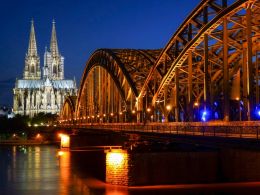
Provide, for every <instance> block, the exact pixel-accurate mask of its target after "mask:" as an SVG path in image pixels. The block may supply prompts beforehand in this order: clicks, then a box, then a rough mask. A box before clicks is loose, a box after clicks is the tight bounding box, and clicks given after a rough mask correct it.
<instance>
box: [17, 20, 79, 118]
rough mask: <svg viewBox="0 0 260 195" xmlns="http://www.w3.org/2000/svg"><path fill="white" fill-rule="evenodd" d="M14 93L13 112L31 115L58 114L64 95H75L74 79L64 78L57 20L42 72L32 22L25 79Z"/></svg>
mask: <svg viewBox="0 0 260 195" xmlns="http://www.w3.org/2000/svg"><path fill="white" fill-rule="evenodd" d="M13 92H14V101H13V103H14V104H13V109H14V113H15V114H21V115H29V116H30V117H32V116H34V115H36V114H37V113H40V112H44V113H52V114H56V113H59V112H60V109H61V107H62V105H63V102H64V99H65V97H66V96H67V95H76V93H77V87H76V82H75V80H66V79H64V57H63V56H61V54H60V53H59V49H58V43H57V37H56V29H55V22H54V21H53V23H52V35H51V43H50V51H48V50H47V48H46V49H45V53H44V65H43V68H42V71H41V67H40V57H39V55H38V53H37V45H36V38H35V30H34V23H33V21H32V24H31V32H30V40H29V47H28V52H27V53H26V56H25V67H24V73H23V78H22V79H17V80H16V83H15V88H14V89H13Z"/></svg>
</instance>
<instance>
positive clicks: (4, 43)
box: [0, 0, 200, 106]
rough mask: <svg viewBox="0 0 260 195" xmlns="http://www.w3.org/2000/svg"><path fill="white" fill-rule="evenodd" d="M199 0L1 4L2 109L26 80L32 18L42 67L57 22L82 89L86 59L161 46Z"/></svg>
mask: <svg viewBox="0 0 260 195" xmlns="http://www.w3.org/2000/svg"><path fill="white" fill-rule="evenodd" d="M199 2H200V0H91V1H90V0H1V6H0V21H1V30H0V73H1V74H0V75H1V77H0V105H7V106H12V102H13V96H12V93H13V92H12V89H13V87H14V84H15V79H16V78H22V75H23V69H24V59H25V53H26V52H27V48H28V42H29V32H30V25H31V23H30V22H31V19H32V18H33V19H34V25H35V31H36V41H37V48H38V54H39V55H40V60H41V67H42V65H43V53H44V48H45V46H47V47H48V48H49V45H50V38H51V26H52V20H53V19H55V21H56V30H57V38H58V45H59V51H60V52H61V54H62V55H63V56H64V57H65V78H66V79H73V77H74V76H75V77H76V80H77V83H78V86H79V82H80V79H81V76H82V72H83V70H84V67H85V64H86V61H87V60H88V57H89V56H90V55H91V54H92V53H93V52H94V51H95V50H96V49H99V48H134V49H157V48H163V47H164V46H165V45H166V44H167V42H168V41H169V39H170V38H171V36H172V35H173V34H174V32H175V31H176V29H177V28H178V27H179V26H180V24H181V23H182V21H183V20H184V19H185V18H186V17H187V16H188V14H189V13H190V12H191V11H192V10H193V9H194V8H195V7H196V5H197V4H198V3H199Z"/></svg>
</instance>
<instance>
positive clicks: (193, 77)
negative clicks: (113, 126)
mask: <svg viewBox="0 0 260 195" xmlns="http://www.w3.org/2000/svg"><path fill="white" fill-rule="evenodd" d="M259 50H260V1H259V0H202V1H201V3H200V4H199V5H198V6H197V7H196V8H195V9H194V10H193V11H192V12H191V13H190V15H189V16H188V17H187V19H186V20H185V21H184V22H183V24H182V25H181V26H180V27H179V28H178V30H177V31H176V32H175V33H174V35H173V36H172V38H171V39H170V41H169V42H168V43H167V45H166V46H165V48H164V49H162V50H132V49H111V50H110V49H100V50H97V51H96V52H94V53H93V54H92V56H91V57H90V59H89V61H88V63H87V65H86V68H85V71H84V73H83V77H82V80H81V86H80V91H79V94H78V99H77V106H76V112H75V118H76V119H86V120H87V118H90V119H91V118H92V119H91V120H90V121H92V122H93V120H94V121H96V122H100V121H97V120H101V121H102V122H105V121H110V122H111V121H112V122H123V121H131V120H136V121H137V122H140V121H142V120H144V119H145V120H147V119H149V120H152V121H160V120H162V119H164V120H165V121H198V120H200V110H204V111H206V110H210V111H211V114H208V116H207V117H209V118H211V119H218V120H224V121H229V120H254V112H255V111H256V108H257V105H258V104H259V53H260V52H259ZM120 115H122V117H120ZM123 116H124V117H123Z"/></svg>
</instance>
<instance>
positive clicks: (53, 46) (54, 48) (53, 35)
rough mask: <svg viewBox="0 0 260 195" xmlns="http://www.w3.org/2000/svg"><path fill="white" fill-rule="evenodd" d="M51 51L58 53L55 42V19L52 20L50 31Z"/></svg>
mask: <svg viewBox="0 0 260 195" xmlns="http://www.w3.org/2000/svg"><path fill="white" fill-rule="evenodd" d="M50 49H51V53H52V54H53V55H58V54H59V49H58V43H57V36H56V29H55V21H54V20H53V21H52V32H51V46H50Z"/></svg>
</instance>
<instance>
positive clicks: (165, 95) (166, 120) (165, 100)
mask: <svg viewBox="0 0 260 195" xmlns="http://www.w3.org/2000/svg"><path fill="white" fill-rule="evenodd" d="M167 95H168V86H165V88H164V105H163V115H164V122H168V115H169V110H168V109H167V108H168V107H167V106H168V105H167V104H168V102H167Z"/></svg>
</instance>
